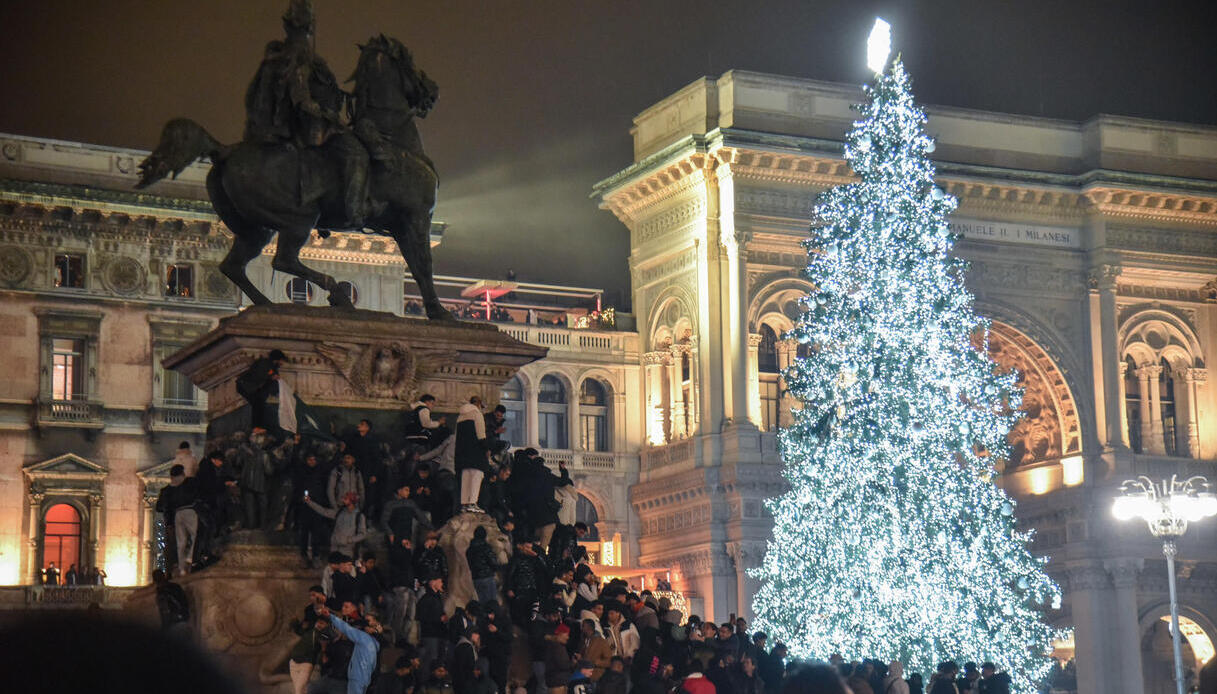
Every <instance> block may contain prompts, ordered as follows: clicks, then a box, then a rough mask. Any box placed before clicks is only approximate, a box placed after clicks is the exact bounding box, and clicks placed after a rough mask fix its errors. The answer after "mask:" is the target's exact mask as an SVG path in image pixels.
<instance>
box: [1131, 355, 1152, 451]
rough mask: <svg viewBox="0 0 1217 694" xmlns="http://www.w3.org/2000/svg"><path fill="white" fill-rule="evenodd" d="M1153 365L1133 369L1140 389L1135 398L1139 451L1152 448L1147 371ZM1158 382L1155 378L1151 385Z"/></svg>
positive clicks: (1150, 408) (1148, 371)
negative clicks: (1139, 436)
mask: <svg viewBox="0 0 1217 694" xmlns="http://www.w3.org/2000/svg"><path fill="white" fill-rule="evenodd" d="M1151 368H1153V365H1152V364H1151V365H1146V366H1138V367H1137V370H1136V371H1134V372H1133V373H1135V374H1136V375H1137V387H1138V388H1139V389H1140V392H1141V396H1140V397H1139V398H1138V399H1137V400H1138V402H1137V406H1138V407H1139V409H1140V411H1141V452H1143V453H1149V452H1150V451H1151V450H1152V446H1153V444H1151V443H1150V440H1151V439H1152V438H1153V430H1152V428H1151V426H1150V423H1149V418H1150V416H1151V415H1150V411H1151V410H1152V409H1153V408H1152V407H1151V405H1150V400H1151V397H1150V394H1149V389H1150V380H1149V373H1150V369H1151ZM1157 386H1158V382H1157V381H1156V380H1155V381H1154V383H1153V387H1155V388H1156V387H1157Z"/></svg>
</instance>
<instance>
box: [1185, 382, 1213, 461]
mask: <svg viewBox="0 0 1217 694" xmlns="http://www.w3.org/2000/svg"><path fill="white" fill-rule="evenodd" d="M1208 376H1209V373H1208V371H1207V370H1206V369H1184V371H1183V382H1184V383H1185V384H1186V391H1187V454H1188V455H1189V456H1191V457H1192V458H1200V457H1202V456H1201V451H1200V387H1201V386H1203V385H1204V384H1205V383H1207V382H1208Z"/></svg>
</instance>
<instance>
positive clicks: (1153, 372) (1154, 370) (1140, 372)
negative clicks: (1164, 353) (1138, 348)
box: [1134, 364, 1162, 381]
mask: <svg viewBox="0 0 1217 694" xmlns="http://www.w3.org/2000/svg"><path fill="white" fill-rule="evenodd" d="M1134 373H1136V374H1137V378H1139V379H1148V380H1150V381H1155V380H1157V379H1158V377H1159V376H1161V375H1162V365H1161V364H1146V365H1145V366H1138V367H1137V370H1136V371H1135V372H1134Z"/></svg>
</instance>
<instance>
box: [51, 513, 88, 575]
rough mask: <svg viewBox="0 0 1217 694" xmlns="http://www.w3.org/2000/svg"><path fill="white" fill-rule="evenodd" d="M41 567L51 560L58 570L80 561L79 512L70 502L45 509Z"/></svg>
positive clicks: (63, 569)
mask: <svg viewBox="0 0 1217 694" xmlns="http://www.w3.org/2000/svg"><path fill="white" fill-rule="evenodd" d="M42 538H43V540H42V568H44V569H46V568H49V567H50V565H51V562H54V563H55V567H56V568H58V569H59V570H60V571H66V570H67V569H68V567H70V566H71V565H72V564H77V563H79V562H80V514H79V513H78V512H77V511H76V509H75V508H74V507H73V506H71V505H70V504H55V505H54V506H52V507H50V508H49V509H47V512H46V520H45V530H44V532H43V535H42Z"/></svg>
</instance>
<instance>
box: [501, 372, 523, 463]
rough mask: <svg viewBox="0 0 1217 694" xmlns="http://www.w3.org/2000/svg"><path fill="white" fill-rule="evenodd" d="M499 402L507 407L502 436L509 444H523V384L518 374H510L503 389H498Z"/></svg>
mask: <svg viewBox="0 0 1217 694" xmlns="http://www.w3.org/2000/svg"><path fill="white" fill-rule="evenodd" d="M499 404H501V405H502V406H503V407H506V408H507V414H506V416H505V417H504V418H503V426H504V427H505V429H506V430H505V431H504V432H503V438H504V439H506V440H507V443H508V444H509V445H511V446H516V447H519V446H523V445H525V440H524V439H525V434H524V384H523V383H521V382H520V377H519V376H512V377H511V380H510V381H508V382H507V383H504V384H503V389H502V390H501V391H499Z"/></svg>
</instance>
